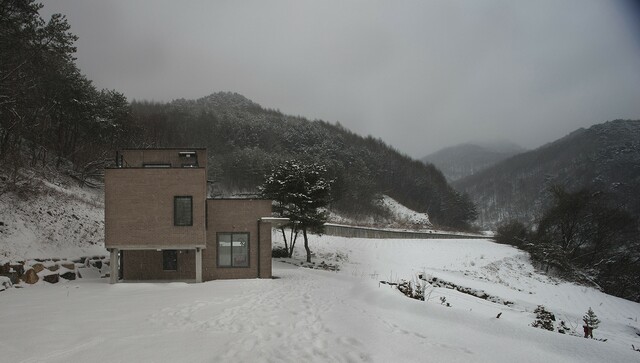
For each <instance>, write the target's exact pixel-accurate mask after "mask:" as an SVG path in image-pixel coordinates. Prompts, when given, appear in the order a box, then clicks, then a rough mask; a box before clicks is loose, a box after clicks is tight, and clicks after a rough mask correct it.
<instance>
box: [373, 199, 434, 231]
mask: <svg viewBox="0 0 640 363" xmlns="http://www.w3.org/2000/svg"><path fill="white" fill-rule="evenodd" d="M380 205H381V206H382V207H384V208H385V209H387V210H388V211H389V212H391V215H393V216H394V217H395V218H396V219H397V220H399V221H402V222H404V223H407V224H410V225H416V226H423V227H430V226H431V222H430V221H429V215H427V213H418V212H415V211H413V210H411V209H409V208H407V207H405V206H404V205H402V204H400V203H399V202H398V201H396V200H395V199H393V198H391V197H390V196H388V195H383V196H382V199H381V200H380Z"/></svg>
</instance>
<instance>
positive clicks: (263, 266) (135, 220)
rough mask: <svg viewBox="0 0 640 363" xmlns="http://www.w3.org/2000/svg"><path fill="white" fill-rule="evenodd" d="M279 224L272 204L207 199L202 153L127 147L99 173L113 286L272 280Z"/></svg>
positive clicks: (245, 200) (248, 200)
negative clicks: (136, 282) (138, 282)
mask: <svg viewBox="0 0 640 363" xmlns="http://www.w3.org/2000/svg"><path fill="white" fill-rule="evenodd" d="M277 221H278V219H277V218H276V219H274V218H271V201H270V200H259V199H207V152H206V149H194V148H184V149H177V148H175V149H125V150H122V151H121V152H119V153H118V154H117V157H116V166H115V167H111V168H107V169H106V170H105V247H106V248H107V249H108V250H109V251H110V252H111V266H110V267H111V282H112V283H115V282H117V281H118V276H119V275H121V276H122V278H123V279H124V280H187V281H196V282H201V281H208V280H214V279H231V278H270V277H271V225H272V222H277ZM118 257H119V259H118ZM118 260H119V261H118ZM119 263H120V265H119Z"/></svg>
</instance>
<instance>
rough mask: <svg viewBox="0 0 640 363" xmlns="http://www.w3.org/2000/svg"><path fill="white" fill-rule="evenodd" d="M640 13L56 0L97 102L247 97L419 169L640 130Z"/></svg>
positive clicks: (568, 5) (407, 4) (592, 5)
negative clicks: (503, 150)
mask: <svg viewBox="0 0 640 363" xmlns="http://www.w3.org/2000/svg"><path fill="white" fill-rule="evenodd" d="M631 4H632V2H631V1H608V0H594V1H592V0H572V1H569V0H549V1H540V0H536V1H513V0H504V1H471V0H469V1H455V0H441V1H400V2H399V1H344V0H342V1H326V0H324V1H300V0H292V1H263V0H259V1H215V2H214V1H188V2H187V1H157V0H153V1H151V0H145V1H141V0H136V1H131V0H122V1H104V0H103V1H97V0H96V1H88V0H47V1H46V2H45V8H44V10H43V12H42V15H43V16H45V17H48V16H49V15H50V14H51V13H54V12H60V13H63V14H65V15H67V18H68V20H69V23H70V24H71V31H72V32H73V33H74V34H76V35H78V36H79V37H80V39H79V41H78V43H77V46H78V53H77V58H78V64H79V66H80V68H81V70H82V71H83V72H84V73H85V74H86V75H87V76H88V77H89V78H90V79H92V80H93V81H94V83H95V84H96V85H97V86H98V87H99V88H110V89H116V90H118V91H120V92H123V93H124V94H125V95H126V96H127V97H129V99H139V100H140V99H147V100H151V99H153V100H156V101H171V100H173V99H176V98H194V99H195V98H199V97H203V96H206V95H208V94H211V93H213V92H217V91H233V92H238V93H241V94H243V95H245V96H246V97H248V98H250V99H252V100H253V101H255V102H258V103H259V104H261V105H262V106H264V107H268V108H278V109H280V110H281V111H282V112H284V113H287V114H293V115H302V116H305V117H307V118H309V119H323V120H325V121H330V122H335V121H340V123H342V124H343V125H344V126H346V127H347V128H349V129H351V130H353V131H355V132H357V133H359V134H362V135H373V136H374V137H380V138H382V139H383V140H384V141H386V142H387V143H389V144H391V145H393V146H394V147H395V148H397V149H398V150H400V151H402V152H404V153H407V154H409V155H411V156H413V157H422V156H424V155H426V154H428V153H430V152H433V151H436V150H438V149H440V148H442V147H446V146H450V145H453V144H457V143H461V142H466V141H469V140H485V139H507V140H511V141H513V142H516V143H518V144H520V145H522V146H524V147H526V148H534V147H537V146H539V145H541V144H544V143H546V142H550V141H553V140H555V139H557V138H559V137H561V136H564V135H566V134H567V133H568V132H570V131H573V130H574V129H577V128H579V127H586V126H590V125H592V124H595V123H600V122H603V121H607V120H612V119H617V118H631V119H640V25H639V24H640V14H639V8H638V7H634V6H632V5H631Z"/></svg>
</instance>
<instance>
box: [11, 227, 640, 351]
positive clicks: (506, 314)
mask: <svg viewBox="0 0 640 363" xmlns="http://www.w3.org/2000/svg"><path fill="white" fill-rule="evenodd" d="M273 237H274V239H275V240H276V242H275V243H276V244H279V240H278V238H280V237H279V234H278V233H274V236H273ZM310 246H311V248H312V250H313V251H314V252H315V256H314V261H315V262H316V265H318V264H319V263H320V262H321V261H325V262H327V263H338V264H339V265H340V267H341V270H340V271H337V272H330V271H323V270H315V269H309V268H303V267H299V266H294V265H292V264H291V263H292V262H293V263H298V261H299V258H298V259H294V260H293V261H290V260H288V259H274V268H273V269H274V271H273V272H274V275H275V276H277V277H278V278H276V279H264V280H258V279H250V280H218V281H210V282H206V283H202V284H186V283H177V282H174V283H120V284H116V285H109V284H108V283H107V279H100V278H97V277H94V278H83V279H80V280H75V281H69V282H66V283H64V284H62V285H60V284H58V285H48V284H38V285H36V286H30V287H28V288H23V289H15V288H13V289H9V290H6V291H3V292H1V293H0V301H2V309H0V322H2V329H0V345H1V346H2V349H0V360H1V361H23V362H39V361H47V362H70V361H71V362H74V361H86V360H87V359H93V360H98V361H101V360H110V361H136V362H172V361H182V362H204V361H241V362H247V361H259V362H301V361H305V362H327V361H330V362H430V361H433V362H470V361H473V362H498V363H499V362H581V363H584V362H602V361H610V362H631V361H637V360H638V359H640V353H637V352H634V351H633V350H632V349H631V344H635V346H640V336H638V335H636V332H638V331H640V325H639V324H638V321H637V319H638V317H639V316H640V304H637V303H633V302H630V301H626V300H623V299H619V298H615V297H612V296H608V295H606V294H602V293H600V292H598V291H596V290H594V289H591V288H585V287H580V286H576V285H573V284H568V283H561V282H559V281H556V280H554V279H552V278H550V277H548V276H544V275H541V274H539V273H538V272H536V271H535V270H534V269H533V268H532V267H531V265H530V263H529V261H528V259H527V258H526V256H525V255H524V254H523V253H522V252H520V251H518V250H517V249H514V248H512V247H509V246H504V245H499V244H495V243H492V242H490V241H486V240H462V239H461V240H368V239H355V238H351V239H350V238H341V237H331V236H323V237H318V236H311V241H310ZM297 253H300V255H299V256H302V254H303V253H304V249H302V248H299V249H298V250H297ZM280 261H286V262H287V263H283V262H280ZM422 272H424V273H426V274H429V275H433V276H437V277H438V278H441V279H443V280H446V281H450V282H453V283H456V284H459V285H462V286H467V287H471V288H476V289H482V290H485V291H487V292H488V293H490V294H492V295H496V296H499V297H501V298H503V299H506V300H510V301H513V302H514V305H512V306H505V305H501V304H495V303H491V302H488V301H486V300H482V299H478V298H474V297H471V296H469V295H464V294H462V293H459V292H457V291H453V290H450V289H444V288H428V289H427V294H428V299H427V301H418V300H413V299H409V298H407V297H405V296H404V295H402V294H401V293H400V292H399V291H398V290H397V289H395V288H393V287H390V286H388V285H383V284H380V283H379V280H392V281H397V280H399V279H407V280H411V279H412V278H414V276H415V274H416V273H422ZM83 276H84V275H83ZM440 296H446V300H447V302H449V303H450V305H451V307H446V306H443V305H441V304H440V301H439V297H440ZM538 304H544V305H545V306H546V307H547V308H548V309H549V310H551V311H552V312H554V313H555V314H556V317H562V318H563V319H564V318H565V317H566V321H567V323H573V324H575V322H576V321H577V319H580V318H581V317H582V315H583V314H584V313H585V312H586V311H587V309H588V308H589V307H590V306H591V307H592V308H593V310H594V311H595V313H596V314H597V315H598V317H599V318H600V320H601V321H602V323H601V324H600V327H599V328H598V329H596V330H595V331H594V336H595V337H596V338H602V339H608V340H607V341H606V342H602V341H597V340H591V339H584V338H581V337H575V336H570V335H562V334H559V333H556V332H549V331H544V330H541V329H536V328H533V327H531V326H529V325H530V324H531V322H533V320H534V314H533V309H534V308H535V306H536V305H538ZM499 312H502V313H503V314H502V316H501V317H500V319H496V315H497V314H498V313H499ZM568 325H570V324H568ZM52 332H55V333H54V334H52Z"/></svg>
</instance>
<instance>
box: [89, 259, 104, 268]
mask: <svg viewBox="0 0 640 363" xmlns="http://www.w3.org/2000/svg"><path fill="white" fill-rule="evenodd" d="M91 266H93V267H95V268H97V269H101V268H102V261H100V260H98V261H91Z"/></svg>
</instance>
